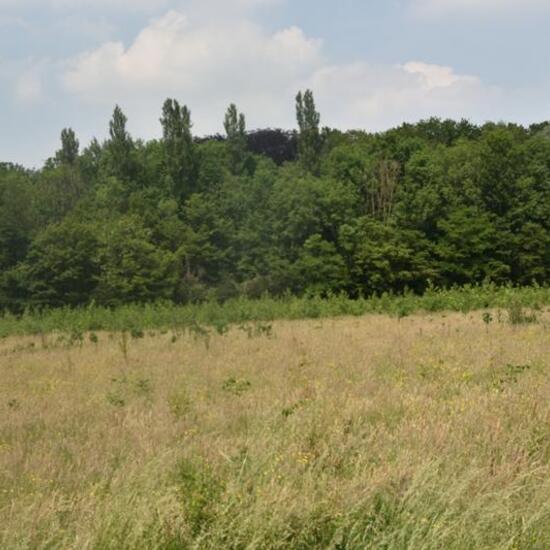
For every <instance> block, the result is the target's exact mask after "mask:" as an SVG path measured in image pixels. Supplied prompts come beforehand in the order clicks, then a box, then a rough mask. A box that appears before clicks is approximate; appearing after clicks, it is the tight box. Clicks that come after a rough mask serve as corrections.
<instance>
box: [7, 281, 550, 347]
mask: <svg viewBox="0 0 550 550" xmlns="http://www.w3.org/2000/svg"><path fill="white" fill-rule="evenodd" d="M548 304H550V288H549V287H540V286H533V287H525V288H513V287H497V286H494V285H484V286H466V287H463V288H456V289H450V290H438V289H430V290H428V291H427V292H426V293H425V294H424V295H422V296H417V295H415V294H412V293H406V294H404V295H398V296H396V295H391V294H384V295H382V296H376V297H371V298H359V299H357V300H351V299H349V298H348V297H346V296H344V295H332V296H328V297H323V298H321V297H319V296H313V297H294V296H286V297H282V298H272V297H268V296H266V297H264V298H262V299H260V300H249V299H245V298H239V299H234V300H229V301H227V302H224V303H217V302H210V303H202V304H190V305H184V306H178V305H174V304H172V303H168V302H164V303H156V304H148V305H127V306H123V307H119V308H116V309H109V308H105V307H98V306H94V305H91V306H88V307H85V308H80V309H69V308H61V309H52V310H48V309H46V310H42V311H30V310H29V311H26V312H25V313H24V314H23V315H20V316H15V315H11V314H9V313H5V314H4V315H3V316H2V317H0V338H1V337H6V336H8V335H18V334H19V335H23V334H41V333H49V332H65V333H76V334H78V332H88V331H92V332H94V331H133V330H144V329H145V330H151V329H175V330H177V329H187V328H189V327H191V328H192V327H196V326H200V325H205V326H209V327H213V328H215V329H217V330H219V331H224V330H226V328H227V327H228V326H229V325H233V324H239V323H247V322H256V321H257V322H268V321H273V320H275V319H317V318H331V317H341V316H361V315H364V314H367V313H385V314H390V315H395V316H397V317H403V316H406V315H410V314H412V313H414V312H421V311H425V312H436V311H460V312H469V311H473V310H478V309H484V308H502V309H511V310H513V311H512V313H513V315H514V316H515V317H514V318H516V319H517V318H518V315H519V318H521V314H522V313H521V312H522V308H530V309H538V308H540V307H542V306H545V305H548ZM527 318H528V317H527Z"/></svg>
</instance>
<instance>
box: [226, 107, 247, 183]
mask: <svg viewBox="0 0 550 550" xmlns="http://www.w3.org/2000/svg"><path fill="white" fill-rule="evenodd" d="M224 128H225V133H226V134H227V145H228V149H229V155H230V161H231V170H232V171H233V173H234V174H236V173H238V172H239V171H240V170H241V169H242V166H243V163H244V160H245V157H246V148H247V140H246V119H245V116H244V114H243V113H239V112H238V110H237V106H236V105H235V104H234V103H232V104H231V105H230V106H229V107H228V109H227V112H226V113H225V120H224Z"/></svg>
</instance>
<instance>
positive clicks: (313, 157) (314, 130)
mask: <svg viewBox="0 0 550 550" xmlns="http://www.w3.org/2000/svg"><path fill="white" fill-rule="evenodd" d="M296 118H297V121H298V128H299V135H298V157H299V160H300V162H301V163H302V166H303V167H304V169H305V170H306V171H308V172H311V173H312V174H315V175H317V174H318V172H319V160H320V155H321V134H320V131H319V124H320V122H321V115H320V114H319V113H318V112H317V110H316V108H315V99H314V97H313V92H312V91H311V90H306V92H305V93H304V94H302V92H299V93H298V95H297V96H296Z"/></svg>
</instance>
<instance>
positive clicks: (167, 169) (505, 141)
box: [0, 91, 550, 312]
mask: <svg viewBox="0 0 550 550" xmlns="http://www.w3.org/2000/svg"><path fill="white" fill-rule="evenodd" d="M296 113H297V123H298V130H297V131H283V130H272V129H266V130H258V131H253V132H249V131H247V128H246V120H245V117H244V115H243V114H241V113H239V111H238V110H237V108H236V107H235V105H231V106H230V107H229V108H228V110H227V113H226V117H225V121H224V127H225V133H224V135H223V136H222V135H216V136H211V137H206V138H197V137H194V136H193V134H192V121H191V113H190V111H189V109H188V108H187V107H186V106H184V105H180V104H179V103H178V101H176V100H173V99H169V100H166V102H165V103H164V105H163V107H162V112H161V118H160V123H161V127H162V138H161V139H158V140H151V141H147V142H145V141H142V140H139V139H134V138H133V137H132V136H131V135H130V134H129V132H128V130H127V119H126V117H125V115H124V113H123V112H122V110H121V109H120V108H119V107H116V108H115V110H114V113H113V116H112V119H111V121H110V124H109V138H108V139H107V140H106V141H105V142H104V143H99V142H98V141H97V140H93V141H92V142H91V143H90V144H89V145H88V147H86V148H84V149H82V150H81V149H80V146H79V141H78V139H77V136H76V135H75V133H74V131H73V130H71V129H65V130H63V131H62V133H61V145H60V149H59V150H58V151H57V152H56V153H55V155H54V156H53V157H52V158H51V159H49V160H48V161H47V162H46V163H45V165H44V166H43V167H42V168H41V169H40V170H28V169H24V168H23V167H20V166H16V165H13V164H9V163H2V164H0V309H2V310H10V311H14V312H18V311H22V310H24V309H26V308H29V307H30V308H42V307H57V306H63V305H68V306H79V305H85V304H88V303H92V302H94V303H96V304H101V305H107V306H116V305H119V304H123V303H130V302H150V301H156V300H171V301H174V302H176V303H187V302H196V301H201V300H212V299H214V300H225V299H228V298H231V297H235V296H239V295H244V296H248V297H258V296H261V295H263V294H266V293H269V294H270V295H274V296H277V295H280V294H284V293H289V292H290V293H293V294H307V293H309V294H320V295H327V294H331V293H346V294H347V295H349V296H351V297H357V296H368V295H372V294H380V293H383V292H395V293H399V292H403V291H404V290H406V289H410V290H411V291H414V292H418V293H421V292H422V291H423V290H425V289H426V288H427V287H428V286H438V287H450V286H454V285H464V284H477V283H482V282H485V281H491V282H494V283H496V284H506V283H512V284H518V285H528V284H532V283H538V284H541V285H544V284H546V283H547V282H548V280H549V276H550V123H543V124H539V125H533V126H531V127H529V128H524V127H521V126H518V125H513V124H503V123H499V124H492V123H490V124H485V125H483V126H477V125H474V124H471V123H470V122H468V121H465V120H463V121H460V122H455V121H451V120H440V119H430V120H425V121H421V122H419V123H418V124H414V125H412V124H403V125H402V126H401V127H399V128H396V129H392V130H389V131H387V132H384V133H376V134H374V133H368V132H364V131H348V132H340V131H338V130H333V129H328V128H322V127H321V118H320V114H319V113H318V112H317V110H316V107H315V102H314V98H313V94H312V93H311V92H310V91H307V92H305V93H304V94H302V93H300V94H298V96H297V99H296ZM220 122H221V121H220Z"/></svg>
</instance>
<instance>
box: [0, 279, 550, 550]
mask: <svg viewBox="0 0 550 550" xmlns="http://www.w3.org/2000/svg"><path fill="white" fill-rule="evenodd" d="M437 296H439V298H437ZM449 296H451V294H447V295H445V300H443V298H441V295H436V293H434V295H433V296H432V297H430V296H429V295H428V296H427V297H424V298H416V297H411V296H409V297H408V298H407V297H403V298H386V302H385V303H386V306H384V307H382V306H381V305H380V303H379V302H373V301H370V302H369V301H367V300H365V301H363V302H349V301H344V300H343V299H341V298H338V297H334V298H333V299H332V302H331V301H330V300H328V301H320V300H318V301H315V300H310V301H309V302H307V301H302V302H299V301H298V299H294V301H291V300H287V302H286V309H283V306H282V305H280V306H279V307H280V308H281V309H280V311H275V306H274V305H273V304H277V303H279V304H281V303H283V301H281V302H277V301H275V300H273V301H272V302H267V301H264V302H258V303H257V304H256V305H252V303H251V302H244V301H240V302H238V303H237V302H235V303H233V304H229V305H226V306H217V305H209V306H202V307H203V309H202V310H200V311H203V313H202V314H201V315H203V317H202V318H198V320H197V318H195V319H192V318H191V313H189V311H190V309H188V310H185V311H186V312H187V313H185V315H183V313H182V311H184V310H183V309H182V308H180V309H177V308H172V309H170V308H169V307H168V306H166V310H164V313H163V315H166V316H167V317H162V315H161V314H160V313H159V311H161V308H160V306H156V309H155V307H153V306H151V308H150V309H149V310H148V309H147V308H146V307H144V308H141V309H138V308H135V309H132V308H130V307H129V308H127V309H126V310H120V311H122V312H123V313H120V312H119V313H118V317H117V316H116V315H115V313H112V312H109V311H108V310H101V311H100V310H97V309H92V308H89V309H88V310H81V311H77V312H65V313H66V315H65V316H64V317H62V316H61V314H59V313H55V312H44V313H43V314H34V315H31V314H30V313H29V314H28V315H27V316H23V317H21V318H15V317H5V318H4V319H3V321H2V323H0V327H1V329H0V330H2V331H3V338H1V339H0V411H1V413H2V414H1V416H0V547H1V548H6V549H23V548H25V549H27V548H29V549H30V548H32V549H35V548H36V549H42V548H69V549H75V550H76V549H79V550H80V549H142V548H151V549H156V548H162V549H164V548H167V549H179V548H236V549H237V548H239V549H241V548H242V549H245V548H266V549H267V548H293V549H294V548H296V549H298V548H334V549H344V548H388V549H390V548H391V549H394V548H422V549H431V548H433V549H436V548H438V549H439V548H445V549H454V548H456V549H463V548H494V549H499V550H500V549H523V548H525V549H531V548H535V549H537V548H540V549H546V548H549V547H550V377H549V374H550V310H549V309H548V307H547V304H548V301H547V297H548V290H545V289H525V290H523V291H519V290H518V291H515V292H512V290H510V289H503V290H498V291H497V290H494V291H493V292H492V293H491V292H489V291H487V292H486V294H485V295H481V291H479V290H478V291H477V293H476V292H474V291H473V290H472V291H470V293H469V294H468V291H462V294H460V293H459V292H458V291H457V292H456V294H455V295H452V296H454V297H455V298H456V303H455V307H453V302H452V301H451V300H450V299H449ZM438 299H439V300H440V301H439V302H438V301H437V300H438ZM379 300H380V299H379ZM392 300H393V301H392ZM407 300H408V301H407ZM422 300H423V302H422V303H420V302H421V301H422ZM239 304H240V306H239ZM262 304H263V305H262ZM289 304H294V306H293V307H294V309H292V308H291V307H289ZM300 304H301V305H300ZM308 304H309V305H308ZM312 304H313V305H312ZM338 304H340V305H338ZM343 304H344V305H343ZM353 304H355V305H353ZM377 304H378V305H377ZM388 304H390V305H388ZM430 304H431V305H432V307H427V306H429V305H430ZM237 306H239V307H240V309H239V307H237ZM268 306H269V307H268ZM299 306H300V307H302V306H303V308H306V307H308V308H310V309H308V310H307V311H306V310H304V309H301V310H300V309H299ZM436 306H438V307H436ZM501 306H502V307H501ZM254 307H255V308H256V309H255V310H253V308H254ZM352 307H355V308H356V309H355V310H350V308H352ZM208 308H210V309H208ZM216 308H218V309H216ZM224 308H225V309H224ZM246 308H248V310H247V309H246ZM262 308H264V309H262ZM323 308H324V309H323ZM346 308H347V309H346ZM384 308H385V309H386V312H383V310H384ZM199 309H200V306H197V307H196V309H195V310H194V311H195V313H197V312H198V311H199ZM215 309H216V311H217V312H218V313H217V315H218V317H216V315H215V313H216V311H214V310H215ZM264 310H265V311H264ZM438 310H442V311H438ZM453 310H454V311H453ZM124 311H126V313H124ZM167 311H168V312H169V313H166V312H167ZM220 311H222V312H225V313H224V316H220V314H219V312H220ZM261 311H264V313H263V314H259V313H258V312H260V313H261ZM139 312H141V314H139ZM147 312H149V314H148V315H149V316H148V315H147V314H146V313H147ZM151 312H156V313H151ZM170 312H171V313H170ZM174 312H179V313H178V314H179V317H178V318H176V317H174ZM205 312H206V313H205ZM208 312H209V313H208ZM228 312H229V313H228ZM285 312H286V314H283V313H285ZM293 312H294V313H293ZM308 312H309V314H307V315H306V313H308ZM55 315H59V317H58V318H57V324H56V322H55V319H56V318H55ZM71 315H72V316H73V317H71ZM170 315H172V317H170ZM86 316H87V317H86ZM94 316H95V317H94ZM299 317H304V318H303V319H300V318H299ZM161 318H162V319H163V321H162V322H161V321H160V319H161ZM184 318H185V322H183V321H182V319H184ZM52 319H54V320H52ZM216 319H218V320H217V321H216ZM276 319H278V320H276ZM63 323H66V325H64V324H63ZM71 323H72V324H73V325H74V326H75V327H76V328H71ZM109 323H111V324H109ZM115 323H119V325H118V329H117V326H114V325H115ZM56 328H57V330H55V329H56ZM60 328H61V329H62V330H60Z"/></svg>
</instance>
